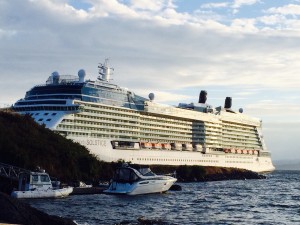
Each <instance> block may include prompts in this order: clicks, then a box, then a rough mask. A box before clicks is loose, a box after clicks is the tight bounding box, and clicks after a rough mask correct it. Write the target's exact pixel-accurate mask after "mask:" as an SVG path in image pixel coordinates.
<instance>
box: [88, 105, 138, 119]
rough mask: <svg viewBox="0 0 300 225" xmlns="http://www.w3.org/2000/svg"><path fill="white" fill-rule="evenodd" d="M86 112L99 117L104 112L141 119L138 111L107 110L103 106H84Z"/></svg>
mask: <svg viewBox="0 0 300 225" xmlns="http://www.w3.org/2000/svg"><path fill="white" fill-rule="evenodd" d="M84 109H85V112H87V113H91V114H96V115H99V114H101V113H102V112H106V113H111V114H122V115H127V116H132V117H135V119H139V118H140V114H139V113H138V112H137V111H136V110H132V111H131V110H130V109H127V108H126V109H125V108H124V109H123V108H122V109H120V108H118V107H115V108H112V109H107V106H102V105H98V104H97V105H95V106H87V105H84Z"/></svg>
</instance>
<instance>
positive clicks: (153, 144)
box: [152, 143, 161, 149]
mask: <svg viewBox="0 0 300 225" xmlns="http://www.w3.org/2000/svg"><path fill="white" fill-rule="evenodd" d="M152 148H153V149H160V148H161V143H152Z"/></svg>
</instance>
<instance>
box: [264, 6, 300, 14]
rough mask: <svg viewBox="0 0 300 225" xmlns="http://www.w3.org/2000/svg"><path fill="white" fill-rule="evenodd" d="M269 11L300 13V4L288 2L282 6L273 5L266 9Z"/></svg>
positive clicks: (272, 12)
mask: <svg viewBox="0 0 300 225" xmlns="http://www.w3.org/2000/svg"><path fill="white" fill-rule="evenodd" d="M266 12H267V13H271V14H274V13H275V14H281V15H300V5H295V4H288V5H285V6H282V7H277V8H275V7H272V8H270V9H268V10H266Z"/></svg>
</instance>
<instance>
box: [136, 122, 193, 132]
mask: <svg viewBox="0 0 300 225" xmlns="http://www.w3.org/2000/svg"><path fill="white" fill-rule="evenodd" d="M139 127H142V128H144V129H153V130H162V131H170V130H172V131H174V132H178V133H179V132H183V133H184V132H189V133H192V131H191V130H190V129H179V128H177V127H176V128H175V127H170V126H168V127H166V126H164V125H162V126H153V125H152V126H151V125H143V124H141V125H139Z"/></svg>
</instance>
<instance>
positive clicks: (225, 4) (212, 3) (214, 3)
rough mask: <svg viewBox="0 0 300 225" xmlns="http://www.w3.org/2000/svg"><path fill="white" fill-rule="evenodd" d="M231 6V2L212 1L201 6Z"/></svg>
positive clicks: (210, 7)
mask: <svg viewBox="0 0 300 225" xmlns="http://www.w3.org/2000/svg"><path fill="white" fill-rule="evenodd" d="M228 6H229V2H211V3H205V4H202V5H201V6H200V7H201V8H203V9H213V8H226V7H228Z"/></svg>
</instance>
